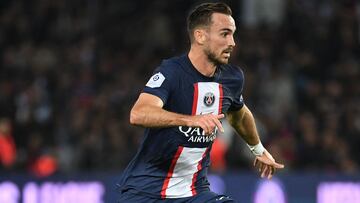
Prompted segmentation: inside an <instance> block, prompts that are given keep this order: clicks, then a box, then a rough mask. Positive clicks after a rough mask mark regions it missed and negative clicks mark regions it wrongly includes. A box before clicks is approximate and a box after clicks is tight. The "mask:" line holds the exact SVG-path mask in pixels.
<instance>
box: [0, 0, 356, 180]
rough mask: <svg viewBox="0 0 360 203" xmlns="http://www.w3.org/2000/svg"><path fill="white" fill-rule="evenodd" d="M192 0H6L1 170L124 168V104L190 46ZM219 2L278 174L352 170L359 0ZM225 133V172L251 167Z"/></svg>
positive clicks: (128, 153) (132, 143)
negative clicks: (6, 146)
mask: <svg viewBox="0 0 360 203" xmlns="http://www.w3.org/2000/svg"><path fill="white" fill-rule="evenodd" d="M198 2H200V1H182V0H172V1H169V0H155V1H145V0H142V1H141V0H132V1H115V0H114V1H112V0H104V1H100V0H88V1H85V0H71V1H70V0H64V1H63V0H52V1H47V0H33V1H28V0H13V1H11V0H2V1H1V2H0V124H1V123H2V124H4V125H7V126H8V127H10V129H11V131H10V133H9V132H7V133H3V134H7V135H6V136H9V137H12V138H13V140H14V142H15V147H16V153H15V155H14V157H15V158H14V161H12V162H11V163H10V164H1V163H2V162H1V161H0V170H2V171H5V172H11V171H18V172H31V173H35V174H39V173H38V170H39V168H41V167H42V166H44V165H42V164H45V166H44V167H45V170H46V169H47V168H49V167H50V169H49V170H50V172H49V173H45V175H46V174H52V173H53V172H58V173H72V172H79V171H121V170H122V169H123V168H124V167H125V166H126V164H127V163H128V162H129V160H130V159H131V157H132V156H133V155H134V154H135V152H136V149H137V146H138V144H139V142H140V140H141V136H142V131H143V129H142V128H140V127H133V126H130V124H129V122H128V120H129V111H130V109H131V105H132V104H133V103H134V102H135V100H136V98H137V96H138V94H139V93H140V92H141V90H142V88H143V86H144V84H145V83H146V81H147V80H148V78H150V76H151V74H152V71H153V70H154V69H155V68H156V66H157V65H159V63H160V62H161V60H163V59H165V58H168V57H172V56H174V55H179V54H182V53H184V52H186V51H187V50H188V48H189V42H188V38H187V33H186V15H187V13H188V11H189V9H190V8H191V6H193V5H196V4H197V3H198ZM225 2H227V3H228V4H229V5H230V6H231V7H232V9H233V17H234V18H235V20H236V23H237V32H236V33H235V39H236V43H237V48H236V49H235V53H234V54H233V55H232V63H234V64H237V65H239V66H241V67H242V68H243V70H244V73H245V89H244V100H245V103H246V104H247V105H248V106H249V107H250V109H251V110H252V111H253V113H254V115H255V117H256V122H257V126H258V129H259V132H260V134H261V139H262V141H263V143H264V145H265V146H266V147H267V148H268V149H269V151H270V152H271V153H272V154H273V155H274V157H276V158H277V159H278V160H279V161H280V162H283V163H284V164H285V165H286V170H285V171H290V172H291V171H321V172H324V173H327V172H328V173H337V172H339V173H346V174H355V173H357V171H358V169H359V163H360V156H359V150H360V148H359V143H360V142H359V141H360V61H359V56H360V55H359V52H360V47H359V39H360V33H359V24H360V4H359V3H357V1H355V0H353V1H351V0H344V1H336V0H314V1H306V0H268V1H258V0H257V1H255V0H253V1H251V0H238V1H225ZM228 134H231V131H230V132H229V133H228ZM0 137H1V135H0ZM230 139H231V142H229V143H230V144H229V145H228V149H227V152H226V155H225V159H226V165H225V171H228V170H247V169H250V168H251V159H252V157H251V155H249V152H248V149H247V148H246V147H244V143H243V141H242V140H241V139H240V138H239V137H237V136H234V137H230ZM1 153H5V152H3V151H1V150H0V154H1ZM44 157H45V158H49V159H50V162H46V161H45V163H44V162H42V161H43V160H44V159H42V158H44ZM49 159H46V160H49ZM46 164H48V165H46ZM49 164H50V166H49ZM39 166H40V167H39ZM52 169H53V170H52Z"/></svg>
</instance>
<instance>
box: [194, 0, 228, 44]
mask: <svg viewBox="0 0 360 203" xmlns="http://www.w3.org/2000/svg"><path fill="white" fill-rule="evenodd" d="M213 13H222V14H226V15H232V11H231V8H230V7H229V6H228V5H227V4H225V3H222V2H219V3H203V4H200V5H198V6H196V7H195V8H194V9H193V10H191V11H190V13H189V15H188V17H187V30H188V34H189V37H190V41H191V42H192V41H193V40H194V36H193V33H194V30H195V28H197V27H199V26H209V25H210V24H211V16H212V14H213Z"/></svg>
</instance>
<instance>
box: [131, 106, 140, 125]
mask: <svg viewBox="0 0 360 203" xmlns="http://www.w3.org/2000/svg"><path fill="white" fill-rule="evenodd" d="M140 121H141V118H140V113H139V112H138V110H136V109H134V108H133V109H131V111H130V124H131V125H140V123H141V122H140Z"/></svg>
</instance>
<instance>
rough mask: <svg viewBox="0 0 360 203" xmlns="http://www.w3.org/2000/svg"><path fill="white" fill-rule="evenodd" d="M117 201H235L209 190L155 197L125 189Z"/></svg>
mask: <svg viewBox="0 0 360 203" xmlns="http://www.w3.org/2000/svg"><path fill="white" fill-rule="evenodd" d="M118 203H236V201H235V200H233V199H232V198H231V197H228V196H226V195H219V194H216V193H214V192H211V191H205V192H201V193H199V194H197V195H195V196H192V197H184V198H174V199H156V198H152V197H148V196H145V195H141V194H134V193H132V192H129V191H126V192H123V193H122V194H121V195H120V198H119V200H118Z"/></svg>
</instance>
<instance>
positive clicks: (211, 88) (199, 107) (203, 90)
mask: <svg viewBox="0 0 360 203" xmlns="http://www.w3.org/2000/svg"><path fill="white" fill-rule="evenodd" d="M196 85H198V87H197V91H198V92H197V101H196V113H195V115H200V114H208V113H212V114H214V115H218V114H219V113H221V112H219V104H220V95H221V92H220V91H221V87H219V86H220V84H219V83H216V82H199V83H197V84H196ZM208 93H211V94H213V95H214V96H215V98H214V101H213V103H212V104H211V105H210V106H207V105H206V104H205V102H204V99H205V96H206V95H207V94H208ZM194 102H195V101H194Z"/></svg>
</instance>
